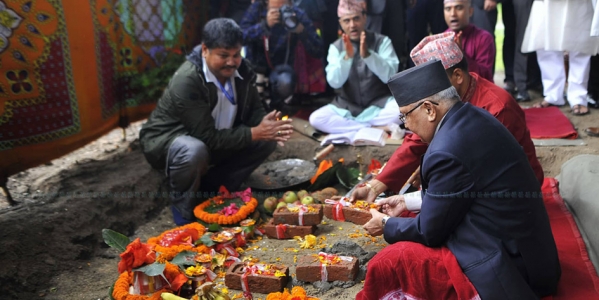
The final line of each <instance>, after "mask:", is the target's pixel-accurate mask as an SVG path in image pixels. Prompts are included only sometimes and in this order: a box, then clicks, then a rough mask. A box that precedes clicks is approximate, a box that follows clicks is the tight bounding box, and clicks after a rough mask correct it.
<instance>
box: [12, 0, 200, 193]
mask: <svg viewBox="0 0 599 300" xmlns="http://www.w3.org/2000/svg"><path fill="white" fill-rule="evenodd" d="M207 2H208V1H201V0H0V183H3V182H5V180H6V178H7V177H8V176H10V175H12V174H15V173H17V172H20V171H22V170H25V169H27V168H30V167H33V166H35V165H38V164H41V163H44V162H47V161H50V160H51V159H53V158H56V157H59V156H62V155H64V154H66V153H68V152H70V151H72V150H74V149H76V148H78V147H81V146H83V145H84V144H86V143H88V142H90V141H92V140H94V139H96V138H98V137H99V136H101V135H102V134H104V133H106V132H108V131H109V130H111V129H113V128H115V127H117V126H118V124H119V116H126V117H127V119H129V120H136V119H141V118H144V117H147V115H148V114H149V112H151V110H152V109H153V107H154V104H155V102H156V100H157V99H145V100H142V101H139V100H134V98H133V95H134V93H135V91H133V90H132V89H131V88H130V81H131V79H132V78H134V77H135V76H136V75H137V74H139V73H140V72H143V71H144V70H147V69H148V68H154V67H156V66H157V65H158V64H159V59H158V57H159V56H160V54H161V53H163V52H164V51H168V50H169V49H183V50H184V51H189V50H190V49H192V47H193V46H194V45H195V44H197V43H199V42H200V34H199V33H200V32H201V27H202V26H203V24H204V23H205V21H206V20H207V12H208V7H207V6H208V4H206V3H207ZM123 119H124V118H121V120H123Z"/></svg>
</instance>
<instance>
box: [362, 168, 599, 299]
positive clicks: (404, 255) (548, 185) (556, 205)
mask: <svg viewBox="0 0 599 300" xmlns="http://www.w3.org/2000/svg"><path fill="white" fill-rule="evenodd" d="M542 190H543V195H544V202H545V207H546V208H547V213H548V214H549V221H550V222H551V230H552V231H553V236H554V238H555V243H556V245H557V250H558V253H559V258H560V264H561V267H562V276H561V279H560V282H559V285H558V291H557V294H556V295H555V296H553V297H545V298H543V299H544V300H550V299H553V300H558V299H564V300H565V299H599V277H598V276H597V273H596V271H595V268H594V267H593V265H592V263H591V261H590V260H589V257H588V253H587V251H586V248H585V245H584V241H583V239H582V237H581V235H580V231H579V230H578V227H577V226H576V223H575V222H574V218H573V217H572V214H571V213H570V212H569V211H568V210H567V208H566V206H565V204H564V200H563V199H562V197H561V196H560V195H559V190H558V183H557V180H555V179H554V178H545V182H544V183H543V187H542ZM356 299H479V296H478V293H477V292H476V289H475V288H474V286H473V285H472V284H471V283H470V281H469V280H468V278H467V277H466V275H464V273H463V272H462V269H461V268H460V266H459V265H458V262H457V260H456V259H455V257H454V255H453V254H452V253H451V251H449V249H447V248H446V247H442V248H428V247H425V246H423V245H420V244H416V243H411V242H402V243H396V244H393V245H390V246H388V247H386V248H385V249H383V250H382V251H381V252H379V253H378V254H377V255H376V256H375V257H374V258H373V259H372V260H371V261H370V262H369V264H368V272H367V273H366V282H365V283H364V289H363V290H362V291H360V293H358V295H357V296H356Z"/></svg>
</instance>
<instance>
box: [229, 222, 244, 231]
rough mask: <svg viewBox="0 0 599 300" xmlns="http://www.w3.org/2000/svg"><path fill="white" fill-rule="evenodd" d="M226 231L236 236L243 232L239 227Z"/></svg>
mask: <svg viewBox="0 0 599 300" xmlns="http://www.w3.org/2000/svg"><path fill="white" fill-rule="evenodd" d="M242 222H243V221H242ZM227 231H228V232H230V233H232V234H238V233H241V232H242V231H243V228H241V227H233V228H229V229H227Z"/></svg>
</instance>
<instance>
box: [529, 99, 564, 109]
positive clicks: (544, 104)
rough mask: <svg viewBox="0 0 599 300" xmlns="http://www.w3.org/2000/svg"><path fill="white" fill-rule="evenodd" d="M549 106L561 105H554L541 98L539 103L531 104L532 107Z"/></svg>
mask: <svg viewBox="0 0 599 300" xmlns="http://www.w3.org/2000/svg"><path fill="white" fill-rule="evenodd" d="M550 106H555V107H561V106H563V105H555V104H551V103H549V102H547V101H545V100H543V101H541V102H539V103H535V104H533V105H532V108H547V107H550Z"/></svg>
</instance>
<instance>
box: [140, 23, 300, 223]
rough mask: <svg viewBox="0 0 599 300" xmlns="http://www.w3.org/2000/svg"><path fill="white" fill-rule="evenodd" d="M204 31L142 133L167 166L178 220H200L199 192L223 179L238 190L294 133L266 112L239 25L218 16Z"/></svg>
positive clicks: (148, 153)
mask: <svg viewBox="0 0 599 300" xmlns="http://www.w3.org/2000/svg"><path fill="white" fill-rule="evenodd" d="M202 37H203V42H202V44H201V45H199V46H197V47H196V48H195V49H194V51H193V52H192V53H191V54H190V55H188V56H187V61H186V62H184V63H183V64H182V65H181V67H179V69H178V70H177V72H175V74H174V75H173V78H172V79H171V81H170V83H169V85H168V87H167V88H166V90H165V91H164V94H163V95H162V97H161V98H160V100H159V101H158V104H157V106H156V109H154V111H153V112H152V114H151V115H150V117H149V118H148V122H147V123H145V124H144V125H143V127H142V129H141V132H140V140H141V146H142V149H143V152H144V155H145V157H146V159H147V160H148V162H149V163H150V164H151V165H152V167H154V168H156V169H161V170H162V169H164V170H165V172H166V175H167V177H168V181H169V187H170V189H171V193H170V196H169V197H170V199H171V201H172V204H173V205H172V210H173V216H174V218H175V223H177V224H178V225H181V224H185V223H189V222H191V221H193V220H195V218H194V215H193V209H194V207H195V206H196V205H197V202H198V200H199V197H198V196H199V195H203V194H204V192H213V191H217V190H218V188H219V186H220V185H224V186H225V187H226V188H227V189H228V190H229V191H235V190H237V189H238V188H239V186H240V185H241V183H242V182H243V181H244V180H245V179H246V178H247V177H248V176H249V175H250V174H251V172H252V171H253V170H254V169H255V168H256V167H258V166H259V165H260V164H261V163H262V161H264V159H266V158H267V157H268V156H269V155H270V154H271V153H272V152H273V151H274V149H275V147H276V143H275V142H278V143H279V144H280V145H282V143H283V142H285V141H287V140H288V139H289V137H290V135H291V133H292V132H293V126H292V125H291V124H290V123H291V120H285V121H282V120H281V121H280V120H279V117H280V112H277V111H273V112H271V113H269V114H266V112H265V111H264V108H263V106H262V104H261V102H260V98H259V95H258V92H257V90H256V87H255V80H256V74H255V73H254V72H253V71H252V69H251V67H250V66H249V64H248V62H247V61H245V60H243V59H242V57H241V45H242V42H243V32H242V31H241V29H240V28H239V26H237V24H236V23H235V22H234V21H233V20H231V19H214V20H211V21H210V22H208V23H207V24H206V25H205V26H204V30H203V34H202Z"/></svg>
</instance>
